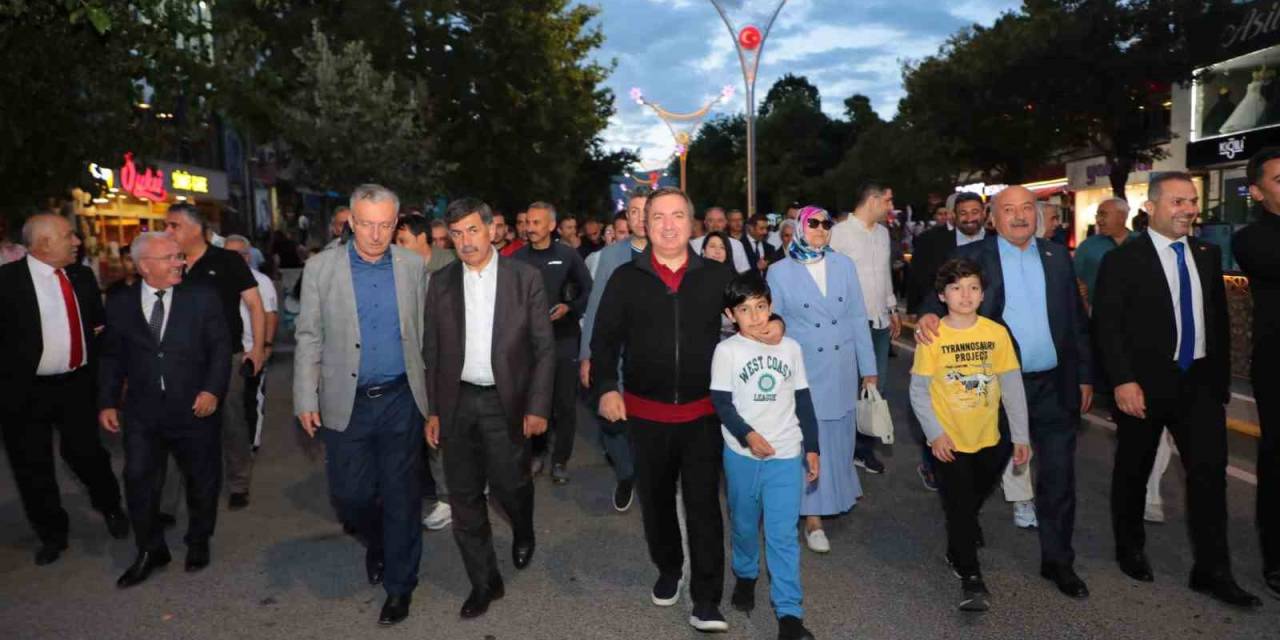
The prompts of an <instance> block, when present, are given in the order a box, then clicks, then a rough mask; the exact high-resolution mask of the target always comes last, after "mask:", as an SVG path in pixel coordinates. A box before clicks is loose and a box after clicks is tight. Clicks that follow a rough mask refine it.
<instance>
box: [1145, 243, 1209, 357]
mask: <svg viewBox="0 0 1280 640" xmlns="http://www.w3.org/2000/svg"><path fill="white" fill-rule="evenodd" d="M1147 235H1148V236H1150V237H1151V244H1153V245H1155V248H1156V255H1157V256H1159V257H1160V266H1161V267H1162V268H1163V269H1164V278H1165V280H1166V281H1167V282H1168V283H1169V295H1170V299H1171V300H1172V301H1173V324H1174V327H1175V330H1174V332H1173V360H1174V361H1175V362H1177V360H1178V345H1180V344H1182V313H1181V312H1180V311H1179V304H1181V295H1180V291H1179V289H1178V255H1177V254H1176V253H1174V250H1173V243H1175V242H1177V243H1181V244H1182V245H1184V246H1186V249H1183V253H1184V254H1185V255H1186V259H1187V273H1188V274H1190V276H1191V308H1192V310H1193V311H1192V317H1193V318H1194V320H1195V323H1196V326H1195V329H1196V347H1195V358H1196V359H1200V358H1203V357H1204V300H1203V298H1204V292H1203V291H1202V290H1201V289H1200V272H1199V271H1198V270H1197V269H1196V259H1195V256H1194V255H1192V254H1191V252H1192V250H1193V249H1192V247H1191V243H1190V242H1187V238H1186V236H1183V237H1181V238H1178V239H1177V240H1171V239H1169V238H1166V237H1164V236H1163V235H1161V234H1160V233H1159V232H1157V231H1156V230H1155V229H1147Z"/></svg>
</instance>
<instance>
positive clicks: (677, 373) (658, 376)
mask: <svg viewBox="0 0 1280 640" xmlns="http://www.w3.org/2000/svg"><path fill="white" fill-rule="evenodd" d="M652 252H653V249H652V247H650V248H648V249H645V251H644V253H641V254H639V255H637V256H636V257H635V258H633V259H632V261H631V262H630V263H628V264H624V265H622V266H620V267H618V269H617V270H616V271H614V272H613V276H612V277H610V278H609V283H608V284H607V285H605V290H604V296H603V297H602V298H601V300H600V310H599V311H598V312H597V313H596V324H595V328H594V329H593V331H592V335H591V372H592V375H593V376H594V377H595V385H594V387H595V395H596V397H599V396H601V395H603V394H604V393H606V392H609V391H618V390H619V388H618V359H619V358H621V359H622V370H623V374H622V377H623V379H625V380H626V381H627V383H626V390H627V392H628V393H633V394H636V395H638V396H641V397H644V398H647V399H649V400H655V401H657V402H665V403H669V404H682V403H686V402H692V401H694V400H699V399H702V398H706V397H707V396H708V395H709V394H710V393H711V392H710V386H711V356H712V355H713V354H714V353H715V349H716V344H717V343H719V342H720V315H721V311H723V301H724V289H725V285H727V284H729V281H730V280H732V279H733V277H734V275H735V274H734V272H733V269H732V268H730V267H729V266H728V265H725V264H721V263H719V262H715V261H712V260H704V259H703V258H702V257H700V256H698V255H697V254H695V253H694V252H693V251H692V250H690V251H689V262H688V266H687V271H686V272H685V274H684V279H683V280H682V281H681V283H680V289H679V290H678V291H676V292H674V293H673V292H670V291H668V290H667V286H666V284H664V283H663V282H662V279H661V278H659V277H658V274H657V272H656V271H655V270H654V268H653V264H652V258H653V253H652Z"/></svg>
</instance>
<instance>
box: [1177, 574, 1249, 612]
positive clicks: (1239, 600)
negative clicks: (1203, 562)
mask: <svg viewBox="0 0 1280 640" xmlns="http://www.w3.org/2000/svg"><path fill="white" fill-rule="evenodd" d="M1191 590H1192V591H1196V592H1199V593H1203V594H1207V595H1209V596H1212V597H1213V599H1214V600H1217V601H1219V602H1223V603H1226V604H1229V605H1231V606H1233V607H1240V608H1243V609H1257V608H1258V607H1261V606H1262V600H1259V599H1258V596H1255V595H1253V594H1252V593H1249V592H1248V591H1245V590H1244V589H1241V588H1240V585H1238V584H1236V581H1235V579H1234V578H1232V577H1231V576H1229V575H1217V576H1202V575H1196V574H1194V573H1193V574H1191Z"/></svg>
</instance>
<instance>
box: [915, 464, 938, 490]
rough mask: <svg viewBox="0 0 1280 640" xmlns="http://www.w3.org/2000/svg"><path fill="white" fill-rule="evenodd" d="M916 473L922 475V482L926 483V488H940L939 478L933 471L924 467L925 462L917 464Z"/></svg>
mask: <svg viewBox="0 0 1280 640" xmlns="http://www.w3.org/2000/svg"><path fill="white" fill-rule="evenodd" d="M916 474H917V475H919V476H920V482H921V483H922V484H924V488H925V489H928V490H930V491H937V490H938V479H937V478H936V477H934V475H933V472H932V471H930V470H928V469H926V468H924V465H923V464H918V465H916Z"/></svg>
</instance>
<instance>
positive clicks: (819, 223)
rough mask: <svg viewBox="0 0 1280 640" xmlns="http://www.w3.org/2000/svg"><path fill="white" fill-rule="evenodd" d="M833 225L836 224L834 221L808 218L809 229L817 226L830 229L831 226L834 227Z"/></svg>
mask: <svg viewBox="0 0 1280 640" xmlns="http://www.w3.org/2000/svg"><path fill="white" fill-rule="evenodd" d="M834 226H836V223H834V222H832V221H830V220H819V219H817V218H809V228H810V229H817V228H818V227H822V228H823V229H826V230H827V231H830V230H831V227H834Z"/></svg>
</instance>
